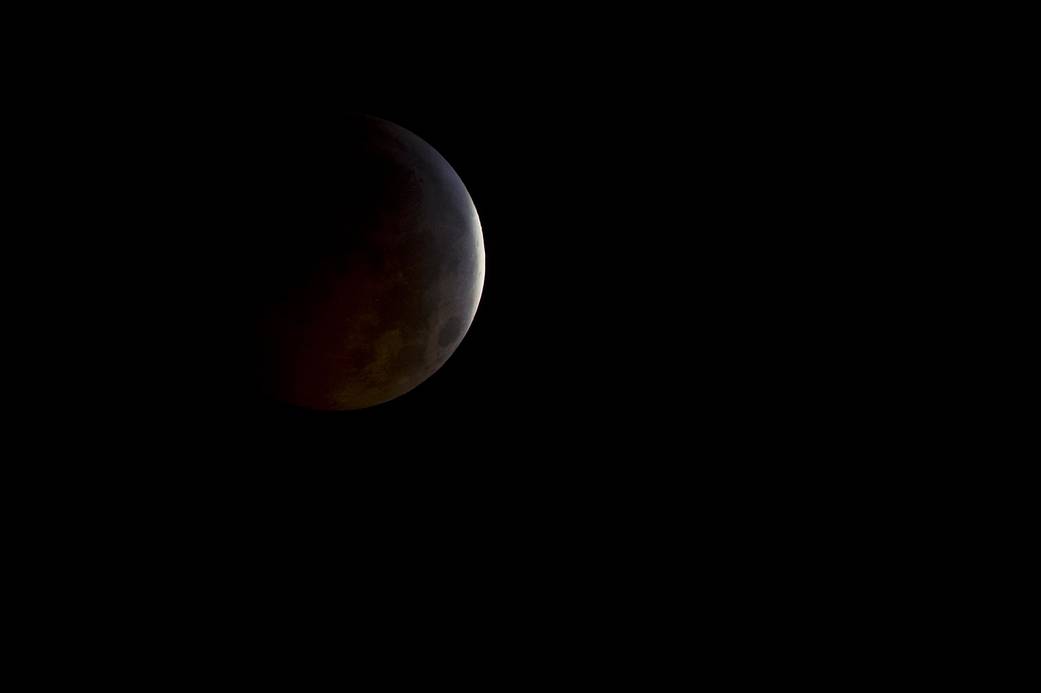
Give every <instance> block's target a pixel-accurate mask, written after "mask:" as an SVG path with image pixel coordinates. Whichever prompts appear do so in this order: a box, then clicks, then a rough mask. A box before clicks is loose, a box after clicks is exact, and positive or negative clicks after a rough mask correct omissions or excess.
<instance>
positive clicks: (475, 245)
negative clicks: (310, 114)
mask: <svg viewBox="0 0 1041 693" xmlns="http://www.w3.org/2000/svg"><path fill="white" fill-rule="evenodd" d="M334 154H335V157H336V159H335V160H334V161H332V162H331V164H332V165H330V166H328V171H329V172H330V176H329V177H328V180H327V181H326V182H325V183H324V184H323V185H322V186H321V189H319V190H311V191H310V193H309V194H310V195H311V199H313V200H314V202H315V204H316V205H318V206H320V207H321V208H322V210H323V211H322V213H321V214H311V215H307V214H304V215H302V217H301V218H302V219H303V221H302V222H300V228H293V229H287V231H286V232H285V234H284V235H283V236H282V237H281V239H280V241H279V242H280V244H281V245H280V247H279V248H278V249H277V250H278V253H277V257H275V258H274V261H273V262H274V265H273V267H272V272H274V273H275V274H277V275H278V276H279V277H281V279H280V281H279V282H277V283H276V285H277V287H278V288H277V291H275V293H274V295H272V296H271V300H270V302H269V304H268V306H269V307H268V308H267V309H266V310H265V313H264V316H263V319H262V321H261V337H262V340H263V345H264V346H263V351H264V354H265V356H264V359H263V361H264V367H263V377H264V379H265V380H266V388H265V389H267V390H268V392H269V393H270V394H273V395H274V396H275V397H276V398H277V399H279V400H281V401H283V402H286V403H289V404H292V405H295V406H298V407H304V408H308V409H321V410H347V409H362V408H365V407H371V406H373V405H376V404H380V403H382V402H386V401H388V400H391V399H393V398H395V397H398V396H400V395H402V394H404V393H406V392H408V391H409V390H411V389H412V388H414V387H416V386H417V385H419V384H420V383H422V382H423V381H424V380H426V379H427V378H429V377H430V376H431V375H432V374H433V373H434V372H435V371H437V370H438V368H440V367H441V366H442V365H443V364H444V363H445V361H446V360H447V359H448V358H449V357H450V356H451V355H452V353H453V352H454V351H455V349H456V347H458V346H459V343H460V340H462V339H463V336H464V335H465V334H466V332H467V330H468V329H469V327H470V324H471V322H472V321H473V319H474V314H475V313H476V311H477V305H478V302H479V301H480V298H481V291H482V289H483V287H484V275H485V256H484V240H483V236H482V232H481V223H480V220H479V219H478V216H477V210H476V209H475V207H474V204H473V200H471V198H470V195H469V193H468V192H467V190H466V188H465V187H464V185H463V182H462V181H461V180H460V179H459V176H458V175H457V174H456V172H455V171H454V170H453V169H452V167H451V166H450V165H449V164H448V162H447V161H445V159H444V158H443V157H442V156H441V155H440V154H438V152H437V151H435V150H434V149H433V147H431V146H430V145H429V144H427V143H426V142H424V141H423V140H421V139H420V138H419V137H417V136H416V135H414V134H412V133H411V132H409V131H407V130H405V129H404V128H401V127H399V126H397V125H394V124H393V123H390V122H387V121H384V120H380V119H377V118H372V117H368V116H350V117H348V118H347V120H346V122H345V123H344V131H343V137H341V138H339V139H338V140H337V143H336V150H335V152H334ZM319 198H320V199H319ZM305 227H306V228H305Z"/></svg>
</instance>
